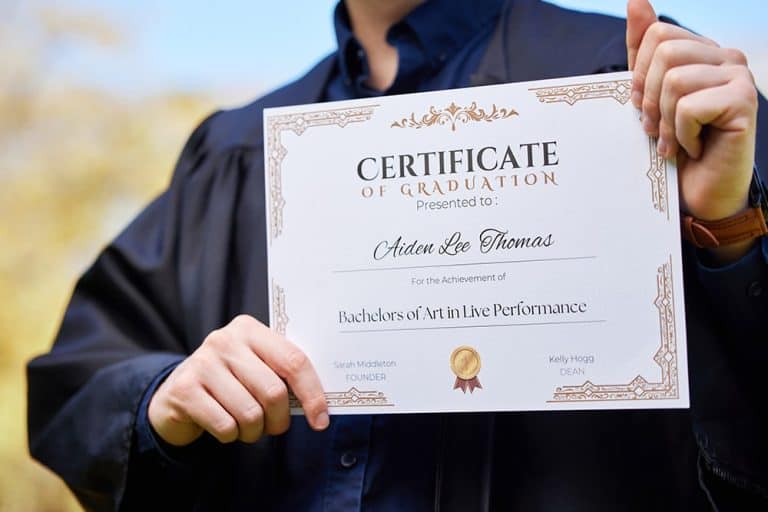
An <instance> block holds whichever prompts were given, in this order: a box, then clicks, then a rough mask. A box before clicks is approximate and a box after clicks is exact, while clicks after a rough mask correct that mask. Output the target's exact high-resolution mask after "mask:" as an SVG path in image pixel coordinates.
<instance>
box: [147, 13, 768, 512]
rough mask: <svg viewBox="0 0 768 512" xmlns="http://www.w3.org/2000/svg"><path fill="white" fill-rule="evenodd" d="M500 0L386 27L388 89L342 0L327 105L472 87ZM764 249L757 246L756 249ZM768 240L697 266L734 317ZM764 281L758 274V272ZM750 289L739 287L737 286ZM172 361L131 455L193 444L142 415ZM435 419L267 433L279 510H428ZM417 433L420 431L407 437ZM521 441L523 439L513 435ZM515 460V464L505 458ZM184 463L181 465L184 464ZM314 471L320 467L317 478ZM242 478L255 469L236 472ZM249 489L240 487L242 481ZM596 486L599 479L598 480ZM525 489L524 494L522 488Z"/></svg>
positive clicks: (337, 422)
mask: <svg viewBox="0 0 768 512" xmlns="http://www.w3.org/2000/svg"><path fill="white" fill-rule="evenodd" d="M502 3H503V2H502V0H483V1H481V2H469V1H467V0H432V1H427V2H425V3H424V4H422V5H420V6H419V7H417V8H416V9H415V10H414V11H412V12H411V13H410V14H409V15H408V16H407V17H406V18H405V19H403V20H402V21H401V22H399V23H397V24H396V25H394V26H393V27H392V28H391V29H390V31H389V33H388V35H387V40H388V41H389V43H390V44H392V45H393V46H394V47H395V48H397V51H398V55H399V65H398V71H397V76H396V78H395V80H394V82H393V84H392V86H391V87H390V88H389V89H388V90H386V91H376V90H374V89H372V88H370V87H369V86H367V85H366V81H367V79H368V77H369V66H368V62H367V59H366V56H365V52H364V50H363V49H362V47H361V45H360V43H359V42H358V41H357V39H356V38H355V37H354V35H353V33H352V30H351V27H350V22H349V17H348V14H347V11H346V8H345V6H344V4H343V2H340V3H339V4H338V5H337V7H336V10H335V13H334V24H335V29H336V36H337V40H338V48H339V50H338V53H337V62H336V67H335V71H334V72H333V73H332V75H331V77H330V79H329V81H328V83H327V85H326V87H325V91H324V95H323V97H324V99H325V100H326V101H335V100H347V99H353V98H361V97H370V96H377V95H381V94H399V93H408V92H419V91H428V90H437V89H449V88H456V87H465V86H468V85H469V84H470V76H471V73H472V72H473V71H474V70H475V69H476V67H477V65H478V63H479V61H480V58H481V57H482V55H483V53H484V51H485V49H486V48H487V45H488V41H489V38H490V36H491V34H492V31H493V29H494V27H495V25H496V22H497V19H498V16H499V13H500V9H501V6H502ZM761 248H762V250H761ZM767 248H768V244H766V243H763V244H762V246H758V247H756V248H755V249H754V250H753V251H752V252H751V253H750V254H749V255H748V256H746V257H745V258H744V259H743V260H741V261H740V262H738V263H736V264H733V265H731V266H729V267H727V268H723V269H717V270H710V269H707V268H706V267H705V266H703V265H699V268H698V269H697V273H698V276H699V279H700V280H701V282H702V284H703V289H705V290H706V291H708V292H709V293H711V294H712V296H713V298H716V299H715V300H723V299H722V298H720V297H722V294H727V295H728V296H730V297H731V300H730V301H725V302H727V303H729V304H730V306H729V309H732V310H733V311H734V312H735V314H736V312H738V311H739V308H743V307H748V305H749V304H750V301H751V300H752V297H751V296H750V293H757V291H756V290H755V289H754V287H752V288H750V285H751V284H752V283H753V282H756V281H755V280H756V279H757V278H758V276H764V274H765V261H766V254H768V249H767ZM760 279H762V277H760ZM747 289H749V290H751V292H750V293H745V290H747ZM174 367H175V365H171V366H169V367H168V368H166V370H165V371H164V372H162V373H161V374H160V375H158V377H157V378H156V379H155V380H154V382H153V384H152V385H151V386H150V387H149V389H148V390H147V392H146V393H145V395H144V398H143V400H142V403H141V406H140V408H139V416H138V420H137V423H136V433H137V436H138V441H139V442H138V451H139V452H140V453H141V454H147V453H153V454H154V455H156V456H159V457H160V458H161V459H162V460H163V461H164V463H165V464H177V465H179V464H180V461H182V460H183V458H184V452H185V451H186V452H187V453H189V452H190V451H192V450H195V449H199V448H198V447H196V446H195V445H199V444H201V443H202V442H205V441H202V442H198V443H195V445H192V446H190V447H187V448H184V449H181V450H179V449H172V448H171V447H169V446H167V445H165V444H164V443H163V442H162V441H161V440H159V439H158V438H157V437H156V436H155V435H154V434H153V432H152V429H151V427H150V425H149V422H148V419H147V405H148V402H149V398H150V397H151V396H152V393H154V391H155V389H156V388H157V386H158V385H159V383H160V382H161V381H162V379H163V378H165V376H166V375H167V374H168V373H169V372H170V371H171V370H172V369H173V368H174ZM441 417H442V415H437V414H435V415H418V414H416V415H381V416H334V417H332V419H331V425H330V427H329V428H328V429H327V430H326V431H325V432H322V433H314V432H311V431H310V430H309V428H308V427H307V425H306V422H305V421H303V419H301V418H294V420H293V422H292V426H291V430H290V431H289V433H288V434H286V435H285V436H279V437H277V438H274V440H273V444H274V447H275V449H277V450H279V451H280V453H281V454H282V457H283V464H284V467H283V468H282V470H283V471H284V472H285V473H286V474H287V475H290V477H289V481H287V482H285V484H284V485H285V486H286V488H284V489H275V492H280V493H285V494H284V496H285V500H284V501H283V507H281V510H282V509H285V510H320V509H322V510H359V509H361V508H363V507H364V508H365V509H366V510H382V511H391V510H398V509H400V510H429V509H431V508H432V507H433V503H434V499H435V496H434V495H433V494H432V493H431V490H432V489H436V488H438V487H437V486H436V485H435V481H436V479H439V478H440V476H439V475H437V474H436V467H437V466H438V464H437V461H438V459H439V457H441V452H442V451H444V450H446V448H447V447H446V446H444V445H443V444H442V443H441V438H440V431H441ZM412 432H419V433H421V434H426V435H410V434H409V433H412ZM309 436H317V437H323V438H325V440H326V441H327V443H325V446H328V447H329V449H328V450H327V451H326V452H324V453H309V452H308V450H306V449H305V447H304V446H303V444H302V443H301V440H302V439H307V438H308V437H309ZM521 442H523V443H524V442H525V441H521ZM511 463H514V461H511ZM182 465H183V464H182ZM317 471H322V472H324V477H323V478H317V475H316V473H317ZM241 477H242V478H243V480H244V481H245V482H247V480H248V478H254V477H256V475H242V476H241ZM246 485H247V484H246ZM596 485H599V482H598V483H596ZM521 492H524V490H521Z"/></svg>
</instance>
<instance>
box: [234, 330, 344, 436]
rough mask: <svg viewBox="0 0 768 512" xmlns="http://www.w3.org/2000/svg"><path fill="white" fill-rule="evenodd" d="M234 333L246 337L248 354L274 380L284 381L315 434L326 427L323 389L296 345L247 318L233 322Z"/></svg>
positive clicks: (325, 404)
mask: <svg viewBox="0 0 768 512" xmlns="http://www.w3.org/2000/svg"><path fill="white" fill-rule="evenodd" d="M233 324H236V325H235V328H236V329H239V330H242V331H243V332H245V333H247V334H246V335H247V337H248V339H249V341H250V344H251V348H252V350H253V351H254V352H255V353H256V355H257V356H259V357H260V358H261V359H262V360H263V361H264V362H265V363H266V364H267V366H269V367H270V368H271V369H272V370H273V371H274V372H275V373H276V374H277V375H278V376H280V377H282V378H283V379H286V380H287V381H288V385H289V386H290V388H291V390H293V392H294V394H295V395H296V398H298V399H299V401H300V402H301V405H302V408H303V409H304V414H305V415H306V417H307V421H308V422H309V424H310V426H311V427H312V428H314V429H315V430H323V429H325V428H327V427H328V424H329V418H328V404H327V403H326V401H325V394H324V393H323V386H322V384H320V378H319V377H318V376H317V373H316V372H315V369H314V367H313V366H312V363H311V362H310V361H309V358H308V357H307V355H306V354H305V353H304V352H303V351H302V350H301V349H300V348H299V347H297V346H296V345H294V344H293V343H291V342H290V341H288V340H286V339H285V338H284V337H282V336H280V335H279V334H277V333H276V332H274V331H272V330H271V329H270V328H268V327H267V326H265V325H264V324H262V323H261V322H259V321H257V320H256V319H254V318H252V317H248V316H242V317H238V318H236V319H235V320H233Z"/></svg>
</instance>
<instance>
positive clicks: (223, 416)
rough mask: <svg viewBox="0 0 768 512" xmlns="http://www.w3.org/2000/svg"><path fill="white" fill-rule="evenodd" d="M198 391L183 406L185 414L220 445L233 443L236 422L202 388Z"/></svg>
mask: <svg viewBox="0 0 768 512" xmlns="http://www.w3.org/2000/svg"><path fill="white" fill-rule="evenodd" d="M198 389H199V391H197V392H195V393H194V395H193V396H192V397H191V398H190V399H189V400H188V401H187V403H186V404H185V407H184V412H185V414H186V415H187V416H189V418H190V419H191V420H192V421H194V422H195V423H196V424H198V425H199V426H200V428H202V429H203V430H205V431H206V432H208V433H209V434H211V435H212V436H213V437H215V438H216V439H218V440H219V442H220V443H231V442H232V441H235V440H236V439H237V436H238V430H237V421H235V419H234V418H233V417H232V416H231V415H230V414H229V413H228V412H227V411H226V410H225V409H224V407H222V406H221V404H220V403H219V402H218V401H216V399H215V398H213V397H212V396H211V395H210V394H208V393H207V392H206V391H204V390H203V388H198Z"/></svg>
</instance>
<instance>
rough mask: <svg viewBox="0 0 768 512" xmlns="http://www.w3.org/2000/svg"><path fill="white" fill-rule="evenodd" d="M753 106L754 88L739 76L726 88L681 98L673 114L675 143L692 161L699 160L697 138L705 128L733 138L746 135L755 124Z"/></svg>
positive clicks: (721, 87)
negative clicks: (716, 130)
mask: <svg viewBox="0 0 768 512" xmlns="http://www.w3.org/2000/svg"><path fill="white" fill-rule="evenodd" d="M756 103H757V92H756V90H755V88H754V86H753V85H752V84H750V82H749V81H748V80H747V79H746V78H743V77H741V76H739V77H737V78H734V79H733V80H731V81H729V82H728V83H727V84H725V85H721V86H718V87H710V88H708V89H702V90H699V91H696V92H693V93H691V94H688V95H686V96H683V97H682V98H680V100H679V101H678V102H677V109H676V112H675V134H676V136H677V140H678V142H679V143H680V145H681V146H683V148H684V149H685V150H686V152H687V153H688V155H690V156H691V158H694V159H697V158H700V157H701V153H702V141H701V138H700V135H701V131H702V128H703V127H704V126H705V125H709V124H711V125H712V126H713V127H714V128H716V129H718V130H720V131H722V132H731V133H732V134H733V135H737V134H741V135H744V134H749V133H750V132H751V130H752V129H753V127H754V124H755V114H756ZM726 143H728V141H726Z"/></svg>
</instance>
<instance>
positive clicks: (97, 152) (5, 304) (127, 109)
mask: <svg viewBox="0 0 768 512" xmlns="http://www.w3.org/2000/svg"><path fill="white" fill-rule="evenodd" d="M0 11H2V8H0ZM36 19H37V20H38V21H39V23H40V25H39V26H38V27H37V28H42V31H43V33H45V34H47V36H46V37H45V38H44V39H45V40H50V37H48V36H51V37H52V36H55V37H54V38H53V39H56V38H59V37H61V36H62V35H63V34H71V33H75V34H77V35H79V36H83V37H85V38H87V39H89V40H95V41H96V42H97V43H98V44H100V45H101V44H113V43H115V42H117V41H118V40H119V36H118V35H117V34H118V32H117V31H114V30H112V29H111V28H110V27H109V26H108V25H105V24H104V23H103V21H102V20H100V19H96V18H89V17H88V16H87V15H86V14H83V13H77V14H74V15H73V14H71V13H70V14H66V13H64V12H63V11H52V10H46V11H43V15H42V16H40V17H39V18H36ZM3 28H4V27H3V26H2V25H1V24H0V62H4V63H15V67H13V69H14V71H13V72H9V71H8V69H9V68H8V67H6V68H5V71H2V70H0V219H2V221H0V297H3V301H2V307H1V308H0V432H1V433H2V435H0V511H24V512H27V511H73V510H80V508H79V506H78V505H77V503H76V502H75V500H74V498H72V497H71V495H70V494H69V492H68V491H67V490H66V488H65V487H64V485H63V484H62V483H61V482H60V481H59V480H58V479H57V478H56V477H55V476H54V475H53V474H52V473H50V472H49V471H48V470H46V469H45V468H43V467H42V466H41V465H39V464H37V463H36V462H34V461H33V460H32V459H31V458H30V457H29V455H28V453H27V442H26V419H25V418H26V381H25V364H26V362H27V361H28V360H29V359H30V358H32V357H33V356H35V355H38V354H41V353H43V352H45V351H47V350H48V349H49V348H50V345H51V341H52V339H53V336H54V334H55V331H56V329H57V327H58V324H59V322H60V320H61V316H62V313H63V310H64V307H65V306H66V303H67V301H68V298H69V295H70V293H71V289H72V286H73V284H74V281H75V279H76V277H77V276H78V275H79V274H80V273H81V272H82V271H83V270H84V269H85V268H86V267H87V266H88V264H89V263H90V261H91V260H92V258H93V257H94V255H95V254H96V253H97V252H98V250H99V248H100V247H101V246H103V245H104V244H105V243H107V242H108V241H109V240H110V239H111V238H113V237H114V236H115V235H116V234H117V232H118V231H119V230H120V228H121V227H122V226H123V225H125V224H126V223H127V222H128V221H129V220H130V219H131V218H132V217H133V216H134V215H135V214H136V213H138V211H139V210H140V209H141V208H142V207H143V205H145V204H146V203H147V202H148V201H149V200H151V198H152V197H153V196H154V195H156V194H157V193H158V192H159V191H160V190H162V189H163V188H164V187H165V185H166V183H167V182H168V180H169V178H170V171H171V169H172V167H173V164H174V161H175V159H176V157H177V155H178V153H179V151H180V148H181V146H182V144H183V142H184V140H185V138H186V137H187V136H188V134H189V132H191V130H192V129H193V127H194V126H195V125H196V124H197V123H198V122H199V121H200V120H201V119H202V118H203V117H204V116H205V115H206V114H207V113H208V112H209V111H210V109H211V107H212V105H211V102H210V101H209V100H207V99H205V98H200V97H195V96H189V95H181V94H169V95H164V96H160V97H154V98H144V99H135V100H126V99H124V98H118V97H115V96H112V95H110V94H108V93H105V92H104V91H98V90H89V89H87V88H84V87H80V86H69V87H68V88H64V87H62V86H60V85H59V84H47V85H43V84H45V81H44V80H43V78H44V76H45V69H44V66H43V65H42V64H41V62H40V61H39V60H35V59H36V58H37V57H36V55H37V53H36V46H35V45H34V44H30V45H29V46H27V47H26V48H20V47H19V43H18V41H20V40H16V41H13V39H12V38H8V37H4V36H7V33H3V32H2V29H3ZM38 43H39V41H38ZM19 52H21V53H19ZM5 57H8V58H5ZM2 67H3V66H0V68H2Z"/></svg>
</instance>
